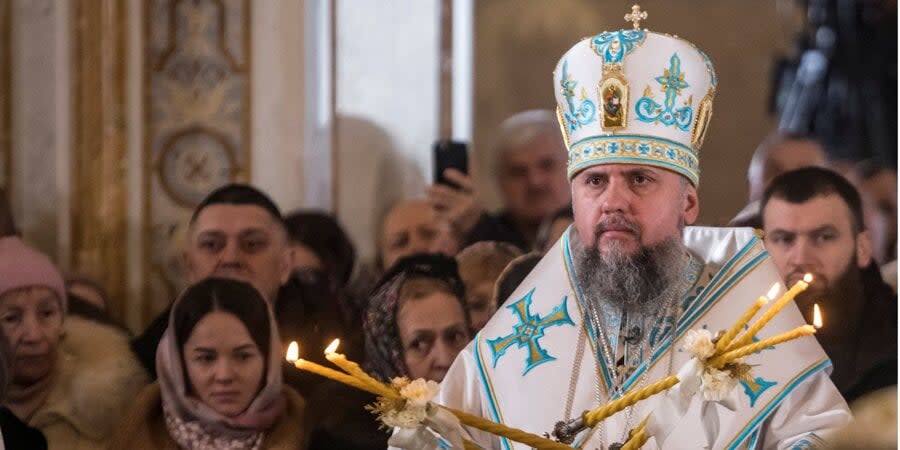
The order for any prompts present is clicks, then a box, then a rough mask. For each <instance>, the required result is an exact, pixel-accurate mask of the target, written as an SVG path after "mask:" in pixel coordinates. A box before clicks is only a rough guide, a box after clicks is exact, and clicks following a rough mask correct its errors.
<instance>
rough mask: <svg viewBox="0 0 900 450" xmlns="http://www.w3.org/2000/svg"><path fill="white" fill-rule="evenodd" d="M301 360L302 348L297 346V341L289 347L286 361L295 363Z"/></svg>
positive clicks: (292, 342)
mask: <svg viewBox="0 0 900 450" xmlns="http://www.w3.org/2000/svg"><path fill="white" fill-rule="evenodd" d="M299 358H300V346H299V345H298V344H297V341H291V344H290V345H288V349H287V356H286V357H285V359H287V360H288V362H294V361H296V360H298V359H299Z"/></svg>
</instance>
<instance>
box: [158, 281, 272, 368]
mask: <svg viewBox="0 0 900 450" xmlns="http://www.w3.org/2000/svg"><path fill="white" fill-rule="evenodd" d="M214 311H221V312H228V313H231V314H234V315H235V316H236V317H237V318H238V320H240V321H241V322H242V323H243V324H244V326H246V327H247V332H248V333H249V334H250V338H251V339H253V342H254V343H256V346H257V347H259V351H260V353H262V354H263V359H264V360H267V359H268V358H269V344H270V343H271V342H270V341H271V326H272V324H270V323H269V312H268V309H267V305H266V301H265V299H263V297H262V295H261V294H260V293H259V291H257V290H256V288H254V287H253V286H252V285H250V284H249V283H245V282H243V281H238V280H232V279H227V278H207V279H205V280H203V281H200V282H198V283H196V284H194V285H192V286H190V287H188V288H187V290H185V291H184V293H183V294H182V295H181V298H180V299H179V300H178V302H177V303H176V304H175V310H174V311H173V313H172V314H173V316H172V324H171V326H172V327H173V328H174V331H175V343H176V344H177V347H178V351H179V352H181V356H182V359H183V358H184V350H183V349H184V344H185V343H186V342H187V340H188V338H190V336H191V333H193V331H194V327H196V326H197V322H200V320H201V319H203V318H204V317H206V315H207V314H209V313H211V312H214Z"/></svg>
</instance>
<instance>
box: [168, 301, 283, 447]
mask: <svg viewBox="0 0 900 450" xmlns="http://www.w3.org/2000/svg"><path fill="white" fill-rule="evenodd" d="M248 301H250V300H248ZM176 304H177V301H176ZM267 309H268V307H267ZM174 312H175V307H174V306H173V307H172V314H171V315H170V316H169V328H168V329H166V332H165V334H163V337H162V340H160V342H159V347H158V348H157V350H156V368H157V373H158V376H159V388H160V392H161V394H162V403H163V412H164V413H165V417H166V427H167V428H168V430H169V434H170V435H172V438H173V439H174V440H175V441H176V442H177V443H178V445H179V446H180V447H181V448H185V449H192V450H193V449H196V450H206V449H210V450H212V449H230V450H244V449H254V450H255V449H258V448H259V447H260V445H261V444H262V441H263V437H264V433H265V431H266V430H267V429H268V428H270V427H271V426H272V424H274V423H275V421H276V420H277V419H278V417H279V416H280V415H281V413H282V412H283V411H284V402H285V401H284V397H283V396H282V390H281V384H282V382H281V340H280V339H279V337H278V326H277V325H276V324H275V320H274V319H273V317H272V311H271V309H269V324H270V329H271V330H272V331H271V338H270V344H269V347H270V348H269V349H268V350H269V351H268V359H267V361H268V362H267V367H266V382H265V385H264V386H263V387H262V389H260V391H259V393H258V394H256V397H255V398H254V399H253V401H251V402H250V406H248V407H247V409H246V410H245V411H244V412H243V413H241V414H240V415H239V416H237V417H232V418H229V417H225V416H223V415H221V414H219V413H217V412H215V411H213V410H212V409H211V408H209V407H208V406H206V405H205V404H204V403H203V402H201V401H200V400H199V399H197V398H195V397H192V396H189V395H188V389H187V380H185V379H184V373H185V371H184V363H183V361H182V358H181V352H179V351H178V348H177V343H176V341H175V331H174V327H173V325H172V317H173V315H174Z"/></svg>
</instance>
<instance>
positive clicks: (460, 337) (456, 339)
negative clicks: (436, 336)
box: [447, 330, 469, 345]
mask: <svg viewBox="0 0 900 450" xmlns="http://www.w3.org/2000/svg"><path fill="white" fill-rule="evenodd" d="M468 340H469V336H468V335H467V334H466V333H464V332H463V331H462V330H453V331H451V332H450V333H449V336H447V341H448V342H449V343H451V344H453V345H459V344H461V343H462V344H464V343H465V342H466V341H468Z"/></svg>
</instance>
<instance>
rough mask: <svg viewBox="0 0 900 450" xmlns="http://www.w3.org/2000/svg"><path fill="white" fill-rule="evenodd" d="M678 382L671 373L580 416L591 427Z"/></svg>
mask: <svg viewBox="0 0 900 450" xmlns="http://www.w3.org/2000/svg"><path fill="white" fill-rule="evenodd" d="M678 382H679V380H678V377H676V376H674V375H672V376H669V377H666V378H663V379H662V380H659V381H657V382H656V383H653V384H651V385H650V386H647V387H645V388H642V389H634V390H631V391H629V392H628V393H626V394H625V395H623V396H622V397H621V398H619V399H617V400H613V401H611V402H609V403H607V404H606V405H604V406H601V407H600V408H597V409H595V410H593V411H588V412H586V413H584V415H583V416H582V418H583V420H584V424H585V425H586V426H588V427H593V426H594V425H596V424H598V423H600V422H602V421H603V420H604V419H606V418H607V417H610V416H612V415H613V414H615V413H617V412H619V411H621V410H623V409H625V408H627V407H629V406H631V405H634V404H635V403H637V402H639V401H641V400H644V399H646V398H647V397H651V396H653V395H656V394H659V393H660V392H663V391H665V390H667V389H669V388H671V387H672V386H675V385H676V384H678Z"/></svg>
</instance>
